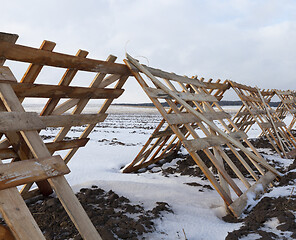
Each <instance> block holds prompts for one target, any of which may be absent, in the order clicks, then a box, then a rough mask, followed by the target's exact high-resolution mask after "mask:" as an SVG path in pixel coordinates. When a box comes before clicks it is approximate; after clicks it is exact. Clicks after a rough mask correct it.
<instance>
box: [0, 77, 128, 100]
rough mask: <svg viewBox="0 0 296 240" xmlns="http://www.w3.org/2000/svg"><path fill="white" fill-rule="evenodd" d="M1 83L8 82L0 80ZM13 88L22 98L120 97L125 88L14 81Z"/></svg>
mask: <svg viewBox="0 0 296 240" xmlns="http://www.w3.org/2000/svg"><path fill="white" fill-rule="evenodd" d="M1 83H7V82H5V81H0V84H1ZM11 85H12V88H13V90H14V92H15V93H16V95H17V96H18V97H20V98H24V97H39V98H80V99H83V98H92V99H106V98H118V97H119V96H120V95H121V94H122V93H123V92H124V90H123V89H99V88H87V87H69V86H59V85H47V84H32V83H16V82H15V83H12V84H11Z"/></svg>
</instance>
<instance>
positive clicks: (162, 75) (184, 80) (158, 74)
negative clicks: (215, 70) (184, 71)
mask: <svg viewBox="0 0 296 240" xmlns="http://www.w3.org/2000/svg"><path fill="white" fill-rule="evenodd" d="M145 67H146V68H147V70H148V71H149V72H151V73H152V74H153V75H154V76H156V77H160V78H163V79H169V80H173V81H177V82H181V83H186V84H192V85H195V86H198V87H205V88H206V84H205V83H204V82H201V81H200V80H198V79H192V78H188V77H185V76H180V75H177V74H175V73H168V72H165V71H162V70H160V69H155V68H152V67H147V66H145ZM133 70H135V71H136V72H138V69H133Z"/></svg>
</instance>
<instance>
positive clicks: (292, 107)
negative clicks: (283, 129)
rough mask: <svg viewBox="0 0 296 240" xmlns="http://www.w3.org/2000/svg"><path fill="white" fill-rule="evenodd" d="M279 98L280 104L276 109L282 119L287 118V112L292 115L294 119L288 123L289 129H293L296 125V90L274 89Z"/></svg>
mask: <svg viewBox="0 0 296 240" xmlns="http://www.w3.org/2000/svg"><path fill="white" fill-rule="evenodd" d="M274 91H275V93H276V95H277V96H278V98H279V99H280V101H281V102H280V104H279V106H278V107H277V109H276V112H277V113H278V115H279V118H280V119H282V120H283V119H285V118H286V116H287V114H289V113H290V114H291V115H292V120H291V122H290V123H289V125H288V129H289V130H292V129H294V127H295V126H296V92H295V91H291V90H278V89H275V90H274Z"/></svg>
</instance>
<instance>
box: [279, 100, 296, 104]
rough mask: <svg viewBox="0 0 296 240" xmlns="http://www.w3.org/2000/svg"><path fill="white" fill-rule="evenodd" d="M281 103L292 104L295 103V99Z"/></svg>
mask: <svg viewBox="0 0 296 240" xmlns="http://www.w3.org/2000/svg"><path fill="white" fill-rule="evenodd" d="M282 102H283V103H285V104H293V103H296V99H283V100H282Z"/></svg>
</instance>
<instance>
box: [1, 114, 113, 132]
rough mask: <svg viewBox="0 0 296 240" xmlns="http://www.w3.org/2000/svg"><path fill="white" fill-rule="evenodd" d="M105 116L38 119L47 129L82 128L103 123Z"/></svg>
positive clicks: (44, 117) (63, 116) (78, 115)
mask: <svg viewBox="0 0 296 240" xmlns="http://www.w3.org/2000/svg"><path fill="white" fill-rule="evenodd" d="M107 116H108V114H106V113H102V114H75V115H74V114H69V115H48V116H40V117H39V118H40V120H41V121H42V122H43V124H44V125H45V126H47V127H72V126H82V125H85V124H97V123H98V122H103V121H104V120H105V119H106V117H107ZM0 117H1V115H0ZM0 120H1V119H0ZM0 123H1V121H0ZM0 129H1V127H0Z"/></svg>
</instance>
